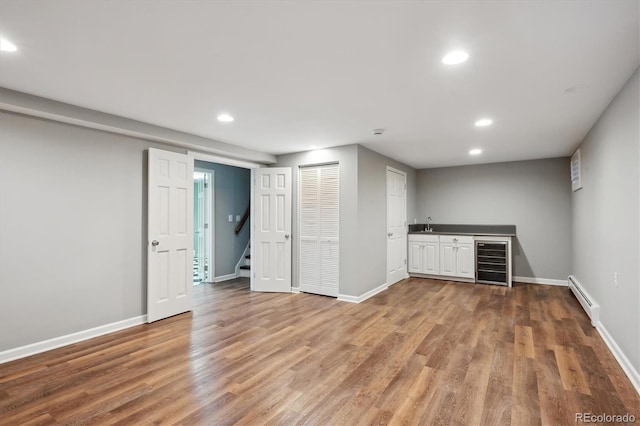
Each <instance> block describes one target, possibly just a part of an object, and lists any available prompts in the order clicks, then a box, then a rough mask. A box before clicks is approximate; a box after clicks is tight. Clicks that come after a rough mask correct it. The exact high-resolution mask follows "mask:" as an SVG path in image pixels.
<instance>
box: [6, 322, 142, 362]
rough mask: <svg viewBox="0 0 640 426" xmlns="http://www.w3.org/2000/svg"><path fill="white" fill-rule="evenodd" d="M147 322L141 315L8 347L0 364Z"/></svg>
mask: <svg viewBox="0 0 640 426" xmlns="http://www.w3.org/2000/svg"><path fill="white" fill-rule="evenodd" d="M146 322H147V316H146V315H140V316H139V317H134V318H129V319H126V320H122V321H117V322H112V323H111V324H105V325H101V326H98V327H94V328H90V329H88V330H83V331H78V332H75V333H71V334H67V335H65V336H60V337H54V338H53V339H49V340H43V341H41V342H36V343H31V344H29V345H25V346H20V347H17V348H13V349H8V350H6V351H2V352H0V364H3V363H5V362H9V361H13V360H16V359H20V358H25V357H28V356H31V355H35V354H39V353H41V352H46V351H50V350H52V349H56V348H60V347H62V346H67V345H71V344H73V343H78V342H82V341H83V340H89V339H93V338H94V337H98V336H102V335H104V334H109V333H113V332H115V331H119V330H124V329H125V328H129V327H133V326H136V325H140V324H144V323H146Z"/></svg>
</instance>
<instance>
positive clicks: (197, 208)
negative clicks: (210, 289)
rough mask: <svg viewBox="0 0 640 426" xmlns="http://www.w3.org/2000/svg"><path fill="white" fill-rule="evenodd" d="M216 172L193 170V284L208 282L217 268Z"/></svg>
mask: <svg viewBox="0 0 640 426" xmlns="http://www.w3.org/2000/svg"><path fill="white" fill-rule="evenodd" d="M213 173H214V172H213V171H208V170H199V169H196V170H195V171H194V172H193V285H198V284H200V283H202V282H207V281H209V279H210V274H211V272H212V271H214V270H215V268H214V265H213V262H214V259H215V257H214V252H213V251H214V244H213V241H215V227H214V226H212V224H213V223H215V221H214V217H215V216H214V215H215V209H214V202H215V201H214V200H215V197H214V193H213V191H214V187H215V186H214V174H213Z"/></svg>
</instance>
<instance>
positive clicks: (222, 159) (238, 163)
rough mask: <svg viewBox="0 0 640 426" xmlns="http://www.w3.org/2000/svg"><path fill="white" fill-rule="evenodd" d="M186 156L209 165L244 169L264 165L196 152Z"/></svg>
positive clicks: (189, 152) (190, 152) (188, 153)
mask: <svg viewBox="0 0 640 426" xmlns="http://www.w3.org/2000/svg"><path fill="white" fill-rule="evenodd" d="M187 155H189V156H190V157H193V158H194V159H195V160H201V161H208V162H209V163H218V164H224V165H227V166H235V167H242V168H244V169H257V168H259V167H264V165H262V164H260V163H253V162H251V161H243V160H236V159H234V158H227V157H219V156H217V155H211V154H205V153H202V152H196V151H187Z"/></svg>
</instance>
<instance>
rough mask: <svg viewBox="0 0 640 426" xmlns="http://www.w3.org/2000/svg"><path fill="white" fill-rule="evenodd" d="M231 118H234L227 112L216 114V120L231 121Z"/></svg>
mask: <svg viewBox="0 0 640 426" xmlns="http://www.w3.org/2000/svg"><path fill="white" fill-rule="evenodd" d="M233 120H235V119H234V118H233V117H232V116H230V115H229V114H220V115H219V116H218V121H221V122H223V123H231V122H232V121H233Z"/></svg>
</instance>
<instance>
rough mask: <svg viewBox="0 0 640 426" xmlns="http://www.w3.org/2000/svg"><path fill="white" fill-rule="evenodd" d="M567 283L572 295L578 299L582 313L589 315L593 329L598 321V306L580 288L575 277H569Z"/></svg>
mask: <svg viewBox="0 0 640 426" xmlns="http://www.w3.org/2000/svg"><path fill="white" fill-rule="evenodd" d="M567 281H568V283H569V288H570V289H571V291H572V292H573V295H574V296H576V299H578V302H580V305H582V308H583V309H584V311H585V312H586V313H587V315H589V318H591V325H592V326H594V327H595V326H596V324H598V322H599V320H600V305H598V304H597V303H596V302H595V300H593V299H592V298H591V296H589V293H587V292H586V291H585V290H584V288H582V285H581V284H580V282H579V281H578V280H577V279H576V277H574V276H573V275H569V278H568V280H567Z"/></svg>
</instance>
